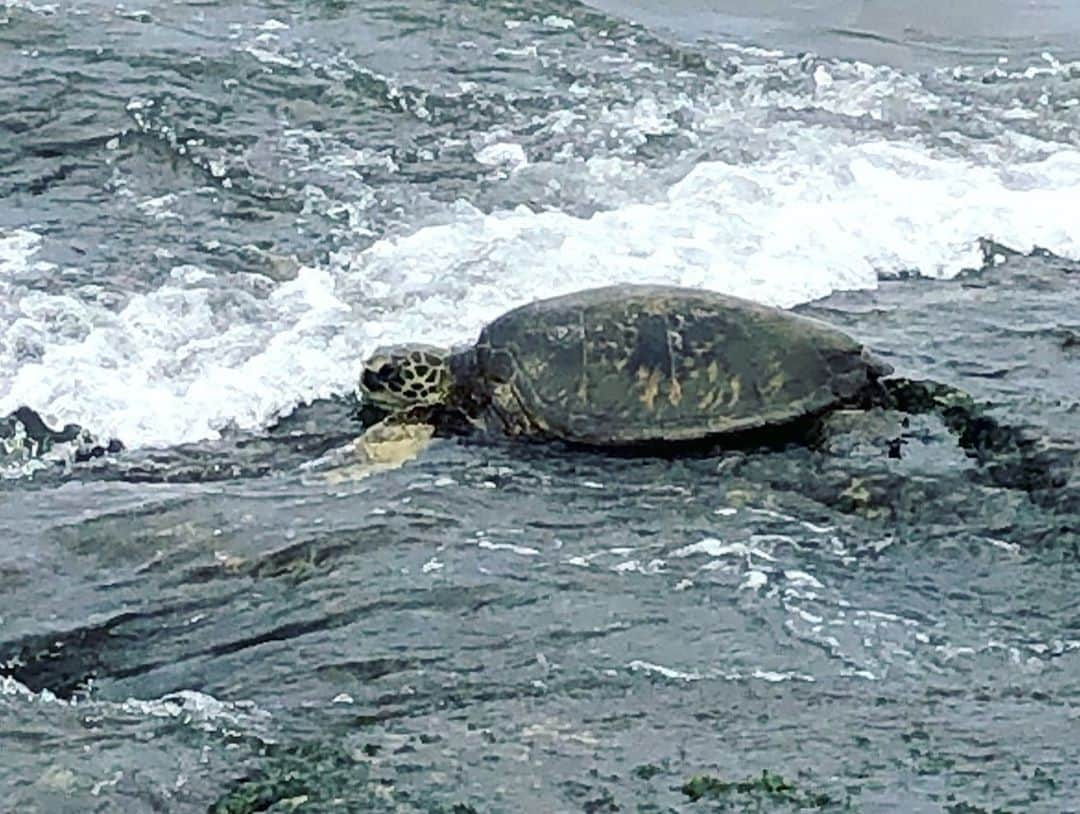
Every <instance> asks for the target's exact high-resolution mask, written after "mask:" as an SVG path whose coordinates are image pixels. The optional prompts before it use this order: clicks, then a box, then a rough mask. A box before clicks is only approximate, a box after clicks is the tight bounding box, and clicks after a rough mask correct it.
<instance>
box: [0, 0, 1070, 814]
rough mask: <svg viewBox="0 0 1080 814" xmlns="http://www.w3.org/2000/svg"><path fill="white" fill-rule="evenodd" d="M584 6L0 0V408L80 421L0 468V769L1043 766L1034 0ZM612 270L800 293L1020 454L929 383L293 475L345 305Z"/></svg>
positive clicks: (522, 297)
mask: <svg viewBox="0 0 1080 814" xmlns="http://www.w3.org/2000/svg"><path fill="white" fill-rule="evenodd" d="M601 5H602V4H596V5H594V6H591V7H587V6H581V5H576V4H570V3H532V4H525V5H522V4H520V3H519V4H513V5H498V4H484V3H481V4H475V5H469V4H440V3H434V2H432V3H426V4H422V3H410V4H408V5H393V4H386V5H381V6H380V5H372V4H364V6H363V8H354V7H351V6H348V5H345V4H338V3H331V2H325V3H317V4H308V5H305V6H303V7H302V8H301V7H298V6H296V5H295V4H284V3H272V2H263V3H261V4H256V3H207V4H201V3H200V4H173V3H147V4H143V5H142V6H141V7H140V8H139V9H138V10H129V9H123V8H118V7H115V6H113V5H110V4H101V3H96V2H87V3H82V4H78V5H74V6H70V7H61V6H55V7H50V6H45V5H35V4H30V3H24V2H19V3H9V4H7V5H6V6H5V7H4V9H3V11H2V12H0V17H2V18H3V20H4V22H3V23H2V24H0V67H2V68H3V72H4V75H5V76H8V77H11V78H12V79H11V80H10V81H7V82H5V83H3V84H2V85H0V111H2V112H0V167H2V169H0V190H2V192H0V195H2V197H0V414H4V413H6V412H9V411H10V410H13V409H15V407H17V406H19V405H22V404H28V405H29V406H31V407H33V408H34V409H36V410H38V411H40V412H41V413H42V414H43V415H44V416H45V417H46V418H47V419H48V420H49V421H50V422H51V423H53V424H57V425H60V424H63V423H65V422H68V421H75V422H78V423H80V424H82V425H84V426H86V427H87V428H89V429H90V430H92V431H93V432H95V433H97V434H99V435H100V436H102V437H108V436H116V437H119V438H120V439H122V440H123V441H124V442H125V444H126V445H127V446H128V449H127V450H126V451H125V452H124V453H122V454H120V455H116V456H110V457H106V458H103V459H96V460H94V461H91V462H89V463H86V464H81V465H76V466H75V467H73V468H71V469H70V471H65V470H60V469H49V468H46V469H39V470H37V471H34V472H32V473H26V474H23V475H22V476H20V477H13V478H9V479H7V480H4V481H0V663H4V664H5V665H6V666H5V667H4V669H3V670H2V671H0V673H2V674H3V675H4V676H5V677H4V678H0V682H2V683H0V711H2V716H3V720H4V722H5V726H4V727H2V728H0V729H2V732H0V755H3V757H2V758H0V795H2V796H0V799H2V800H3V803H4V806H5V807H7V808H10V809H12V810H18V811H49V812H53V811H73V812H74V811H78V812H85V811H109V812H113V811H132V812H144V811H148V810H163V811H205V810H207V808H208V807H209V806H211V805H212V804H213V803H214V802H215V801H221V800H222V799H224V798H225V796H226V795H227V794H229V793H235V792H236V790H237V789H240V790H243V789H250V788H251V787H252V785H253V783H254V780H258V779H259V778H260V775H259V772H260V771H266V772H273V771H275V768H274V767H275V766H279V765H280V763H275V761H281V760H283V759H284V758H283V757H282V754H285V755H293V754H300V755H301V757H300V758H298V760H299V763H300V765H303V766H306V767H308V768H307V771H308V772H309V774H311V775H313V776H314V777H316V778H317V782H313V784H312V786H311V787H310V788H308V787H302V788H299V789H291V790H287V793H286V791H283V790H281V789H278V792H279V793H278V795H277V797H276V798H275V799H277V800H279V802H278V803H277V807H276V808H273V809H270V810H283V811H284V810H292V809H291V808H290V805H291V804H290V803H287V802H283V801H284V800H286V799H287V798H292V799H293V801H294V803H295V802H297V799H298V798H299V797H300V796H301V795H302V794H307V802H306V803H305V804H304V805H303V806H301V808H300V810H305V809H306V810H314V811H321V810H325V811H340V810H349V811H353V810H355V811H383V810H386V811H390V810H397V811H401V810H405V811H423V812H429V811H439V810H444V811H454V810H455V809H454V806H455V805H456V806H458V808H457V809H456V810H457V811H458V812H461V811H466V810H468V809H466V808H464V807H465V806H472V807H473V808H474V809H475V810H476V811H507V812H511V811H513V812H518V811H543V812H549V811H591V812H596V811H611V810H616V809H615V808H613V806H615V805H617V806H619V809H618V810H622V811H642V812H645V811H683V810H686V811H696V810H709V808H708V807H709V804H708V803H706V802H700V803H692V802H690V798H689V797H688V795H686V794H685V793H684V792H683V791H681V790H680V787H681V786H682V784H683V783H684V782H685V781H687V780H688V779H689V778H690V777H692V776H694V775H699V774H709V775H712V776H715V777H717V778H719V779H720V780H723V781H729V782H733V781H740V780H743V779H745V778H752V777H757V776H760V774H761V772H762V771H763V770H768V771H769V772H771V773H776V774H779V775H782V776H783V777H784V778H786V779H787V780H789V781H791V782H792V783H794V784H795V786H796V787H797V788H798V790H799V793H800V794H807V795H820V794H824V795H828V800H824V799H823V798H816V797H815V801H816V804H817V803H820V805H818V807H819V808H825V809H827V810H829V809H832V810H839V809H841V808H842V807H843V806H844V805H845V804H846V805H849V806H850V808H851V809H854V810H860V811H941V810H957V811H979V810H985V811H990V810H993V809H995V808H1008V809H1012V810H1025V811H1046V812H1058V811H1062V810H1069V809H1072V808H1075V807H1077V806H1080V783H1078V781H1077V778H1076V774H1075V772H1074V771H1073V769H1072V767H1073V766H1074V765H1076V763H1077V762H1078V760H1080V737H1078V736H1077V734H1076V732H1078V731H1080V727H1078V722H1077V718H1076V713H1075V709H1076V708H1077V702H1078V696H1080V684H1078V682H1077V679H1076V676H1077V675H1078V674H1080V670H1078V669H1077V668H1078V661H1080V604H1078V600H1077V598H1076V591H1075V588H1074V586H1075V584H1076V582H1077V577H1078V562H1080V557H1078V546H1080V538H1078V536H1077V529H1078V528H1080V498H1078V495H1080V483H1078V480H1077V475H1076V450H1077V448H1078V440H1080V404H1078V394H1080V361H1078V357H1077V353H1076V348H1077V339H1076V337H1077V335H1078V332H1080V320H1078V317H1077V314H1078V313H1080V309H1078V308H1077V305H1078V302H1080V297H1078V295H1077V280H1080V266H1078V264H1077V261H1078V260H1080V231H1078V230H1077V227H1076V225H1075V218H1074V217H1073V215H1072V213H1073V212H1074V211H1075V209H1076V206H1077V204H1078V203H1080V149H1078V144H1080V131H1078V122H1080V120H1078V118H1077V117H1078V116H1080V111H1078V107H1080V102H1077V97H1078V95H1080V69H1078V68H1077V67H1076V63H1075V62H1074V60H1076V59H1078V58H1080V54H1078V53H1076V52H1075V51H1073V52H1070V51H1069V50H1068V42H1069V40H1068V39H1067V37H1066V38H1064V39H1062V38H1061V37H1059V36H1057V35H1058V34H1064V33H1067V31H1068V30H1069V29H1068V25H1066V23H1068V24H1071V25H1076V21H1075V20H1073V18H1072V17H1071V16H1069V14H1068V13H1067V11H1066V10H1063V9H1062V8H1060V7H1053V6H1052V4H1046V9H1045V10H1044V11H1045V14H1046V15H1049V16H1046V17H1040V16H1038V15H1035V16H1032V15H1030V14H1029V13H1028V10H1027V9H1028V6H1024V9H1025V10H1024V11H1023V13H1021V12H1020V11H1017V12H1016V14H1017V16H1016V17H1015V18H1008V19H1007V20H1006V18H1004V17H1002V18H1000V19H1001V20H1002V29H1001V30H1000V31H995V30H987V29H983V28H979V27H977V26H975V27H970V28H969V27H965V26H964V25H960V24H957V23H955V21H954V20H953V19H952V18H951V17H950V16H949V14H947V13H945V12H941V13H940V14H932V13H930V11H926V13H925V14H924V15H923V16H921V17H918V18H916V19H913V20H910V21H908V23H909V24H905V25H903V26H901V25H900V24H899V22H897V21H896V20H895V19H894V18H891V17H889V16H888V15H887V14H885V13H884V10H883V7H879V6H878V5H875V4H871V3H869V2H867V3H863V4H861V5H860V8H859V9H856V10H855V11H856V12H857V14H856V16H855V17H852V18H851V19H849V17H850V15H848V16H844V14H847V13H848V12H847V11H844V9H842V8H840V5H836V6H835V7H834V6H829V8H827V9H826V8H824V6H823V5H822V4H820V3H819V4H817V5H816V6H814V7H811V8H813V13H814V14H815V15H817V14H818V12H819V11H820V15H819V16H815V17H814V20H815V22H814V24H813V25H803V23H802V18H800V17H799V16H798V15H778V16H777V15H773V13H772V12H771V11H769V10H768V9H767V8H765V7H764V6H762V7H759V8H758V11H757V12H755V15H753V16H752V15H749V14H748V12H747V9H746V7H745V6H744V7H738V6H737V4H733V3H732V4H727V5H725V6H723V7H722V13H721V12H717V11H715V9H713V10H712V11H710V12H709V13H708V14H706V13H704V12H701V11H700V10H699V9H696V8H690V7H689V6H679V7H677V8H676V11H678V9H679V8H681V9H684V10H686V11H685V14H680V13H674V12H673V13H672V14H670V15H665V19H663V20H661V19H656V17H658V16H659V15H658V14H657V13H656V9H655V8H653V9H651V12H650V9H649V8H645V7H644V6H643V5H642V4H621V5H620V7H618V8H614V7H609V6H604V7H603V8H602V9H601V8H599V6H601ZM845 8H847V7H846V6H845ZM1002 8H1003V9H1007V8H1011V9H1013V10H1014V11H1016V10H1017V9H1019V6H1008V7H1006V6H1005V5H1003V6H1002ZM848 11H850V9H849V10H848ZM808 13H809V12H808ZM833 13H835V15H837V16H836V17H835V18H834V16H830V15H831V14H833ZM1056 14H1057V15H1060V16H1054V15H1056ZM860 15H861V16H860ZM633 20H639V21H640V22H637V23H636V22H632V21H633ZM889 20H892V22H889ZM1048 20H1049V21H1053V24H1052V25H1051V24H1050V23H1049V22H1046V21H1048ZM1024 21H1027V22H1024ZM1070 21H1071V22H1070ZM1036 22H1037V23H1039V24H1038V25H1036V24H1035V23H1036ZM1028 23H1030V25H1029V24H1028ZM852 31H858V32H861V33H870V34H873V37H858V36H854V35H853V34H852V33H851V32H852ZM830 32H832V33H830ZM837 32H839V33H837ZM845 32H846V33H845ZM699 35H701V36H703V37H704V39H702V40H700V41H699V40H698V36H699ZM931 41H932V42H931ZM928 42H931V45H932V46H933V47H929V46H928V45H927V43H928ZM868 43H869V45H868ZM868 48H869V49H870V51H869V52H868V51H867V49H868ZM806 50H810V51H816V52H817V53H819V54H821V55H820V56H816V55H814V54H804V53H801V52H802V51H806ZM1044 51H1045V52H1046V53H1045V55H1044V54H1043V52H1044ZM901 52H903V53H901ZM897 54H900V57H903V58H900V57H898V56H897ZM1003 57H1007V60H1005V61H1003V60H1002V58H1003ZM861 59H868V60H870V61H867V62H862V61H858V60H861ZM980 239H983V242H982V243H980ZM989 241H996V243H991V242H989ZM1036 248H1038V251H1033V250H1035V249H1036ZM1013 251H1018V252H1020V254H1014V253H1013ZM620 280H625V281H643V280H649V281H664V282H678V283H683V284H690V285H701V286H706V287H710V288H714V289H718V290H724V291H729V292H731V293H736V294H742V295H748V296H753V297H756V298H758V299H762V300H764V301H768V302H772V303H776V304H780V305H784V306H797V307H798V308H799V310H801V311H803V312H805V313H810V314H812V315H815V316H818V317H822V318H825V319H828V320H830V321H832V322H835V323H836V324H839V325H841V326H843V327H844V328H845V329H846V330H848V331H849V332H851V333H852V334H853V335H856V336H859V337H860V338H862V339H864V340H865V341H867V342H868V343H869V344H870V345H872V346H873V347H874V348H875V349H876V350H877V351H878V352H879V353H880V354H881V355H883V356H884V357H885V358H886V359H887V360H888V361H889V362H890V363H892V364H893V365H894V366H895V367H896V368H897V369H898V372H899V373H901V374H903V375H909V376H914V377H929V378H934V379H937V380H940V381H945V382H948V383H950V384H953V385H957V386H960V387H963V388H964V389H966V390H967V391H969V392H970V393H972V394H973V396H974V397H975V398H976V399H977V400H978V401H980V402H982V403H986V404H987V405H988V409H989V411H990V413H991V414H992V415H993V416H994V417H995V418H997V419H998V420H999V421H1002V422H1005V423H1009V424H1012V425H1016V426H1022V427H1025V428H1026V429H1025V432H1026V433H1027V434H1028V435H1029V436H1030V437H1032V438H1037V439H1040V443H1039V449H1040V450H1041V452H1040V456H1039V457H1038V459H1037V460H1038V462H1039V464H1040V466H1041V467H1042V469H1043V470H1044V471H1043V472H1042V473H1036V474H1041V475H1045V477H1042V478H1041V479H1036V481H1037V482H1035V481H1031V480H1030V479H1029V481H1025V484H1026V485H1027V486H1028V487H1029V488H1006V486H1007V485H1011V486H1018V485H1021V486H1022V485H1024V484H1018V483H1016V482H1010V483H1009V484H1005V483H1004V481H1005V480H1008V478H1006V477H1004V476H1003V475H1002V474H1001V470H1000V469H995V462H994V461H988V462H987V465H979V463H978V462H977V461H975V460H974V459H972V458H970V457H968V456H967V455H965V454H964V452H963V451H962V450H961V449H960V447H959V446H958V445H957V444H956V442H955V439H953V438H952V437H950V436H949V434H948V433H947V432H946V431H945V430H944V428H943V426H942V425H941V423H940V422H939V421H937V420H936V419H933V418H931V417H919V418H916V419H913V420H912V425H911V427H909V428H908V432H907V436H908V437H907V444H906V446H905V448H904V455H903V457H902V458H901V459H899V460H894V459H889V458H887V457H886V456H884V455H882V454H880V450H877V449H874V448H867V447H865V445H859V444H852V445H851V446H847V447H842V449H839V450H838V451H834V453H833V454H828V452H827V451H823V450H819V449H808V448H806V447H804V446H801V445H796V446H793V447H791V448H786V449H780V450H771V451H764V450H753V449H748V450H740V451H731V452H728V453H720V452H715V453H713V454H697V455H691V456H685V457H671V458H664V457H639V458H633V457H613V456H604V455H599V454H596V453H593V452H588V451H582V450H574V449H567V448H562V447H558V446H555V447H546V446H545V447H531V446H525V447H522V446H519V445H511V444H489V443H474V442H464V441H453V440H444V441H440V442H438V443H437V444H435V445H434V447H433V448H432V449H430V450H429V451H428V452H427V453H426V454H425V455H424V456H423V457H422V458H421V459H420V460H418V461H416V462H414V463H411V464H409V465H407V466H405V467H404V468H402V469H400V470H397V471H393V472H389V473H382V474H380V475H378V476H376V477H372V478H369V479H367V480H364V481H361V482H359V483H350V484H339V485H335V486H328V485H327V484H325V483H323V482H320V481H318V480H314V479H312V478H310V477H308V476H306V475H305V474H304V470H303V469H302V465H303V464H304V463H305V462H308V461H311V460H314V459H316V458H317V457H318V456H319V455H321V454H322V453H323V452H325V451H326V450H328V449H332V448H334V447H336V446H338V445H340V444H341V443H343V442H344V441H345V440H347V439H348V438H349V437H351V436H352V435H353V434H355V433H356V432H358V431H359V429H360V425H359V423H358V422H357V420H356V418H355V416H354V410H355V405H354V404H352V403H351V402H350V400H349V391H350V389H351V386H352V383H353V381H354V379H355V375H356V368H357V364H358V360H359V359H360V358H362V357H363V355H364V354H365V353H366V352H367V351H369V350H370V349H371V348H373V347H374V346H375V345H377V344H382V343H384V342H387V341H392V340H398V339H414V340H415V339H421V340H426V341H434V342H446V341H460V340H467V339H468V338H469V337H471V336H473V335H474V334H475V332H476V331H477V330H478V328H479V327H480V325H482V324H483V322H484V321H485V320H486V319H488V318H490V317H492V316H494V315H496V314H498V313H500V312H501V311H502V310H504V309H505V308H507V307H509V306H512V305H515V304H518V303H521V302H525V301H527V300H529V299H531V298H533V297H535V296H539V295H542V294H547V293H556V292H561V291H568V290H572V289H574V288H578V287H581V286H583V285H589V284H599V283H609V282H614V281H620ZM811 301H812V302H811ZM306 402H313V403H311V404H308V405H306V406H301V407H300V408H299V409H295V412H292V413H291V414H290V411H293V410H294V408H297V405H301V404H304V403H306ZM283 415H288V417H285V418H281V417H282V416H283ZM841 446H842V444H841ZM9 474H17V473H14V472H12V473H9ZM1014 481H1015V479H1014ZM305 749H308V750H312V751H307V752H305V751H303V750H305ZM290 750H293V751H290ZM295 750H300V751H299V752H296V751H295ZM320 761H322V762H320ZM311 767H319V768H318V769H317V770H316V769H313V768H311ZM301 773H302V772H301ZM244 778H247V781H248V782H247V784H246V785H245V784H244V783H243V782H242V781H243V779H244ZM733 794H735V796H734V797H732V798H730V800H729V802H731V803H732V805H733V807H734V810H755V809H754V808H753V806H754V805H755V804H760V805H765V806H766V808H765V809H763V810H777V809H779V810H784V807H785V806H786V807H787V808H788V809H791V808H793V807H794V806H795V803H793V802H791V799H790V798H781V797H776V796H775V795H774V796H773V797H771V798H768V799H765V800H764V801H762V800H761V799H760V798H755V797H753V793H752V792H733ZM740 794H741V795H742V796H739V795H740ZM715 805H720V803H716V804H715ZM965 805H966V806H968V807H967V808H964V806H965ZM740 806H741V808H740ZM950 806H951V807H952V808H951V809H950V808H949V807H950ZM440 807H442V808H440Z"/></svg>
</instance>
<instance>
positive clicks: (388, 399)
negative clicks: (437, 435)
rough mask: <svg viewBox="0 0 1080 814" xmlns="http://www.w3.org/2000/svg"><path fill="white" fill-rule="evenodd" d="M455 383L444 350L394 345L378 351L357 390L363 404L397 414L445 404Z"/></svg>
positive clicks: (369, 362) (363, 373) (424, 346)
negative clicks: (410, 409)
mask: <svg viewBox="0 0 1080 814" xmlns="http://www.w3.org/2000/svg"><path fill="white" fill-rule="evenodd" d="M452 381H453V379H452V375H451V371H450V353H449V352H448V351H447V350H445V349H444V348H437V347H434V346H431V345H395V346H394V347H389V348H379V349H378V350H376V351H375V352H374V353H373V354H372V355H371V358H369V359H368V360H367V361H366V362H365V363H364V370H363V372H362V373H361V374H360V385H359V388H358V389H359V391H360V395H361V397H362V398H363V399H364V401H366V402H369V403H371V404H374V405H375V406H376V407H379V408H381V409H383V410H388V411H390V412H397V411H400V410H407V409H409V408H411V407H434V406H436V405H440V404H446V403H447V401H448V400H449V398H450V390H451V383H452Z"/></svg>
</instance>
